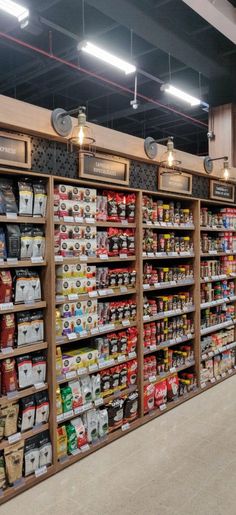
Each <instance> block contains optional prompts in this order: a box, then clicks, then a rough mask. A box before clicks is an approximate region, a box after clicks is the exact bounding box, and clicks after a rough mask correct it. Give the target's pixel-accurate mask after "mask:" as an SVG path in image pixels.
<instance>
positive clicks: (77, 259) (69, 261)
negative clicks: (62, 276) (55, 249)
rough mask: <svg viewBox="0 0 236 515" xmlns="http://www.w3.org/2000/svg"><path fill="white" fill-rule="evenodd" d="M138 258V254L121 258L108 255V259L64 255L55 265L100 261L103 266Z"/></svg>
mask: <svg viewBox="0 0 236 515" xmlns="http://www.w3.org/2000/svg"><path fill="white" fill-rule="evenodd" d="M135 260H136V256H127V257H126V258H123V257H122V258H120V257H118V256H117V257H108V259H101V258H98V257H88V258H87V259H81V258H80V256H77V257H71V258H67V257H63V260H62V261H58V262H57V261H55V265H56V266H60V265H63V264H64V265H73V264H76V263H100V264H102V265H103V266H105V265H106V263H121V262H122V263H126V262H129V261H135Z"/></svg>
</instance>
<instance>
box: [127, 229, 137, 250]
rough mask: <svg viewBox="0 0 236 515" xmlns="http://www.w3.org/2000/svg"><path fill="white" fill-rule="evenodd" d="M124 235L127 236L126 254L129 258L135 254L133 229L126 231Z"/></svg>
mask: <svg viewBox="0 0 236 515" xmlns="http://www.w3.org/2000/svg"><path fill="white" fill-rule="evenodd" d="M125 234H126V236H127V253H128V255H129V256H134V254H135V237H134V229H126V230H125Z"/></svg>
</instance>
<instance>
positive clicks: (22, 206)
mask: <svg viewBox="0 0 236 515" xmlns="http://www.w3.org/2000/svg"><path fill="white" fill-rule="evenodd" d="M18 190H19V215H21V216H32V214H33V188H32V185H31V184H30V182H29V181H28V179H22V180H20V181H18Z"/></svg>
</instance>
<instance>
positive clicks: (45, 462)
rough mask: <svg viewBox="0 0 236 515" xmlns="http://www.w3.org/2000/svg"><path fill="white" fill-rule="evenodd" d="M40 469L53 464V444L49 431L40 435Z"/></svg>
mask: <svg viewBox="0 0 236 515" xmlns="http://www.w3.org/2000/svg"><path fill="white" fill-rule="evenodd" d="M38 446H39V468H41V467H44V466H46V467H48V466H49V465H51V463H52V444H51V441H50V435H49V431H43V432H42V433H40V434H39V435H38Z"/></svg>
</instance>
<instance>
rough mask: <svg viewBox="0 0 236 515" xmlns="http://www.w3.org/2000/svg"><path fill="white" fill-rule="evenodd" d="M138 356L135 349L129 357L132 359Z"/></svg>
mask: <svg viewBox="0 0 236 515" xmlns="http://www.w3.org/2000/svg"><path fill="white" fill-rule="evenodd" d="M136 357H137V354H136V352H135V351H133V352H129V358H130V359H134V358H136Z"/></svg>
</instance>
